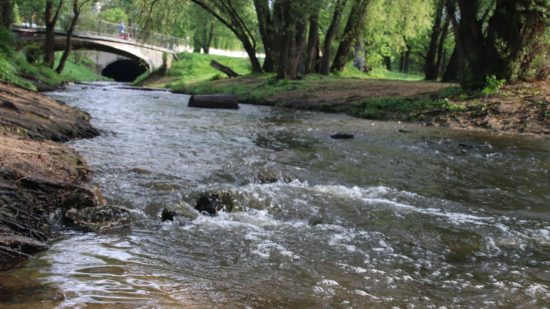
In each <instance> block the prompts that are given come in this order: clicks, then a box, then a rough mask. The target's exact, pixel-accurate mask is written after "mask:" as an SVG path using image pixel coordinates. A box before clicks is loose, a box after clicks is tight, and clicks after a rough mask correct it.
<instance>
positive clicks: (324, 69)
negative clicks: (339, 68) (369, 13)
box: [319, 0, 347, 75]
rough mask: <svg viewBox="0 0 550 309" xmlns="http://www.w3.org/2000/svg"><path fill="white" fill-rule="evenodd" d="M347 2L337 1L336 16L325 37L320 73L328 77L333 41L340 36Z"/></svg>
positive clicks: (343, 0)
mask: <svg viewBox="0 0 550 309" xmlns="http://www.w3.org/2000/svg"><path fill="white" fill-rule="evenodd" d="M346 3H347V0H336V6H335V8H334V14H333V15H332V21H331V23H330V26H329V28H328V30H327V34H326V35H325V42H324V44H323V56H322V58H321V68H320V69H319V73H321V74H324V75H327V74H328V73H329V72H330V60H331V57H330V51H331V48H332V41H333V40H334V38H335V37H336V34H338V30H339V29H340V21H341V19H342V13H343V11H344V8H345V7H346Z"/></svg>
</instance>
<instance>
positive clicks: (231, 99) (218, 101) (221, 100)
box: [189, 94, 239, 109]
mask: <svg viewBox="0 0 550 309" xmlns="http://www.w3.org/2000/svg"><path fill="white" fill-rule="evenodd" d="M189 107H198V108H222V109H239V102H238V101H237V98H236V97H235V96H234V95H226V94H209V95H194V96H191V98H190V99H189Z"/></svg>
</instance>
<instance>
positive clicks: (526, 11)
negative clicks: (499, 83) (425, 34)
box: [447, 0, 550, 89]
mask: <svg viewBox="0 0 550 309" xmlns="http://www.w3.org/2000/svg"><path fill="white" fill-rule="evenodd" d="M447 1H448V2H451V0H447ZM451 4H452V3H449V6H450V5H451ZM457 4H458V8H459V12H460V20H459V21H458V22H456V23H454V24H453V26H454V27H455V34H456V41H457V45H458V46H460V47H461V48H459V52H460V53H461V55H462V57H463V58H464V60H465V73H464V76H463V79H462V84H463V86H464V87H466V88H474V89H479V88H481V87H483V86H484V84H485V81H486V79H487V77H488V76H491V75H494V76H495V77H496V78H498V79H505V80H506V81H508V82H512V81H515V80H518V79H524V78H525V77H526V73H527V72H529V71H530V68H531V66H532V65H533V63H534V60H535V58H536V56H537V55H538V54H539V53H540V52H541V50H542V48H543V44H544V35H545V31H546V27H547V26H548V20H549V17H550V15H549V14H550V13H549V12H550V10H549V8H550V1H549V0H496V1H495V4H494V7H489V8H484V7H483V6H482V5H481V4H480V3H479V2H478V1H470V0H457ZM483 10H485V11H483ZM487 10H488V11H487ZM480 16H481V17H480ZM486 20H487V21H486Z"/></svg>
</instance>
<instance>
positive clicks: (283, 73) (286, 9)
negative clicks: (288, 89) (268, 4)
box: [275, 0, 295, 79]
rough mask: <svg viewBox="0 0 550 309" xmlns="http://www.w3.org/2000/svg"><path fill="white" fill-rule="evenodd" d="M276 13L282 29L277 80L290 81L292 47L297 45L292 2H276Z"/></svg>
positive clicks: (279, 35) (279, 37)
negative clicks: (291, 19)
mask: <svg viewBox="0 0 550 309" xmlns="http://www.w3.org/2000/svg"><path fill="white" fill-rule="evenodd" d="M276 4H277V5H276V12H275V17H276V18H275V20H276V24H277V26H278V27H279V28H280V30H279V31H278V34H277V36H278V41H279V44H278V50H279V60H278V61H277V79H288V78H289V67H290V63H289V60H290V59H289V58H290V57H289V55H290V53H291V49H292V48H293V47H292V46H291V45H292V44H293V43H295V40H294V37H295V33H294V29H293V27H291V26H292V25H291V24H290V14H291V12H290V8H291V1H290V0H281V1H277V2H276Z"/></svg>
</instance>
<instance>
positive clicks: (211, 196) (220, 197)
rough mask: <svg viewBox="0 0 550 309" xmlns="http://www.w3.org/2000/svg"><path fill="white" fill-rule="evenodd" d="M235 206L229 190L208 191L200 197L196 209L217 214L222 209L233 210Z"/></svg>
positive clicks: (204, 212) (212, 214)
mask: <svg viewBox="0 0 550 309" xmlns="http://www.w3.org/2000/svg"><path fill="white" fill-rule="evenodd" d="M234 208H235V203H234V201H233V197H232V196H231V194H230V193H229V192H219V193H206V194H203V195H202V196H200V197H199V199H198V200H197V205H196V206H195V209H196V210H197V211H199V212H200V213H202V214H208V215H211V216H215V215H216V214H217V213H218V212H220V211H225V212H231V211H232V210H233V209H234Z"/></svg>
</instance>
